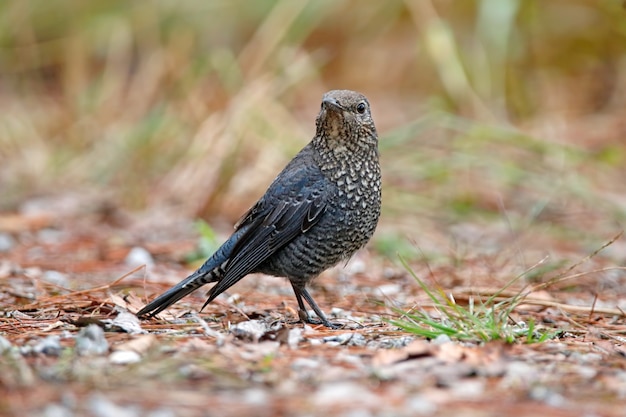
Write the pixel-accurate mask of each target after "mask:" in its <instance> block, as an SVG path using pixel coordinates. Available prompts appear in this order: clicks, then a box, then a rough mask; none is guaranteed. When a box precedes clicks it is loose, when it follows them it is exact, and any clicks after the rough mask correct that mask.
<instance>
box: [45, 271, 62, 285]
mask: <svg viewBox="0 0 626 417" xmlns="http://www.w3.org/2000/svg"><path fill="white" fill-rule="evenodd" d="M41 279H43V280H44V281H46V282H49V283H50V284H54V285H58V286H59V287H64V288H67V287H68V286H69V280H68V279H67V276H66V275H65V274H63V273H61V272H59V271H46V272H44V273H43V275H42V277H41Z"/></svg>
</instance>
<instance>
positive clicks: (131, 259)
mask: <svg viewBox="0 0 626 417" xmlns="http://www.w3.org/2000/svg"><path fill="white" fill-rule="evenodd" d="M124 262H125V263H126V265H128V266H130V267H136V266H142V265H146V266H152V265H154V259H153V258H152V255H150V252H148V251H147V250H146V249H144V248H142V247H139V246H136V247H134V248H132V249H131V250H130V252H128V255H126V259H125V260H124Z"/></svg>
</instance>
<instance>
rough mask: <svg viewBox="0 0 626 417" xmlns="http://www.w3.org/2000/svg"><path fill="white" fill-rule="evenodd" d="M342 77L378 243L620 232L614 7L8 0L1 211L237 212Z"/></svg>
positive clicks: (618, 35) (294, 147)
mask: <svg viewBox="0 0 626 417" xmlns="http://www.w3.org/2000/svg"><path fill="white" fill-rule="evenodd" d="M344 88H345V89H354V90H358V91H360V92H362V93H364V94H365V95H367V96H368V98H369V99H370V102H371V103H372V108H373V115H374V118H375V121H376V123H377V127H378V131H379V134H380V149H381V158H382V164H383V175H384V187H383V193H384V211H383V218H382V220H381V225H380V228H379V231H378V233H377V235H376V239H375V247H376V248H377V249H378V250H379V251H380V252H382V253H384V254H385V253H387V254H394V253H398V252H400V253H403V252H404V251H406V252H407V253H412V254H415V250H414V249H413V248H411V249H406V248H405V247H406V246H411V245H417V246H418V247H420V248H421V252H422V254H423V255H426V256H428V255H429V254H431V253H435V252H439V253H441V252H449V254H448V255H450V256H452V257H462V253H463V251H464V250H467V248H471V249H472V250H474V249H476V248H480V250H482V251H483V252H484V253H495V254H501V253H502V251H503V248H505V249H506V248H510V250H511V254H513V255H512V257H513V258H515V259H516V261H515V262H520V265H523V264H525V262H526V261H524V259H521V260H520V257H521V258H524V256H527V255H528V251H532V250H535V249H536V250H537V251H539V252H542V251H544V252H545V251H546V250H549V248H554V247H556V246H557V245H558V246H559V247H560V248H561V250H562V251H564V252H567V251H579V250H581V249H582V250H592V249H591V248H594V247H597V244H598V243H599V242H603V241H606V240H607V238H609V237H610V236H612V235H614V234H615V233H617V232H618V231H619V230H621V228H622V226H621V223H622V222H623V220H624V215H625V213H626V195H625V193H624V181H625V180H626V177H625V175H624V174H625V169H624V166H625V162H626V119H625V117H626V103H625V101H626V95H625V92H626V10H625V9H624V8H623V5H622V2H621V1H618V0H552V1H550V2H545V1H541V0H523V1H522V0H475V1H463V2H459V1H452V0H438V1H427V0H403V1H400V0H388V1H384V2H363V1H335V0H315V1H244V0H235V1H233V0H224V1H219V0H215V1H179V2H174V1H165V0H164V1H157V0H153V1H142V2H127V1H121V0H92V1H88V2H87V1H81V0H53V1H50V0H16V1H4V2H1V3H0V211H5V212H14V211H19V210H20V208H21V207H22V205H23V204H24V202H25V201H27V200H28V199H32V198H35V197H38V196H46V195H56V194H62V193H69V192H72V193H76V194H78V195H82V196H85V195H95V196H98V198H101V199H103V200H106V204H109V205H113V206H115V207H120V208H123V209H125V210H130V211H149V210H153V209H155V208H156V207H163V206H168V207H174V208H175V209H176V213H179V214H180V215H181V216H187V217H189V218H197V217H202V218H205V219H207V220H208V221H209V222H212V221H218V220H219V221H223V222H228V223H232V222H234V221H236V220H237V218H238V217H239V216H240V215H241V213H242V212H243V211H244V210H245V209H247V208H248V207H249V205H250V204H252V203H253V202H254V201H255V200H256V198H258V197H259V196H260V194H261V193H262V190H264V189H265V187H266V186H267V185H268V184H269V183H270V182H271V180H272V179H273V177H274V176H275V175H276V174H277V173H278V172H279V170H280V169H281V168H282V167H283V166H284V164H285V163H286V162H287V161H289V159H291V157H292V156H293V155H294V154H295V153H296V152H297V151H298V150H299V149H300V148H301V147H302V146H304V145H305V144H306V143H307V142H308V141H309V140H310V138H311V137H312V135H313V133H314V119H315V116H316V114H317V111H318V109H319V103H320V98H321V96H322V94H323V93H324V92H325V91H327V90H330V89H344ZM520 248H523V250H521V249H520ZM616 248H619V247H616ZM621 249H623V247H622V248H621ZM621 249H620V250H621ZM621 253H622V252H620V251H619V250H618V251H616V252H615V256H617V257H618V258H620V259H622V258H623V255H622V254H621ZM520 254H521V255H520ZM407 256H408V255H407ZM506 259H508V257H506Z"/></svg>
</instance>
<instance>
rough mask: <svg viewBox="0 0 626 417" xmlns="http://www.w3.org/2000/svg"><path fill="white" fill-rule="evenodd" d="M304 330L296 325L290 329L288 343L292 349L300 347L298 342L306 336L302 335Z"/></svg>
mask: <svg viewBox="0 0 626 417" xmlns="http://www.w3.org/2000/svg"><path fill="white" fill-rule="evenodd" d="M303 332H304V331H303V330H302V329H301V328H300V327H295V328H293V329H291V330H289V334H288V336H287V345H288V346H289V347H290V348H291V349H296V348H297V347H298V343H300V342H301V341H302V340H304V338H303V337H302V333H303Z"/></svg>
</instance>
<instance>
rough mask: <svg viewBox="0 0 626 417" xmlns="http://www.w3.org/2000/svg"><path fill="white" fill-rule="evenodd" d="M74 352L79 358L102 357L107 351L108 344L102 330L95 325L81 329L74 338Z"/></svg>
mask: <svg viewBox="0 0 626 417" xmlns="http://www.w3.org/2000/svg"><path fill="white" fill-rule="evenodd" d="M76 351H77V352H78V354H79V355H81V356H88V355H104V354H105V353H107V352H108V351H109V343H108V342H107V340H106V338H105V337H104V330H102V328H101V327H100V326H98V325H96V324H90V325H89V326H87V327H84V328H83V329H81V331H80V332H79V333H78V335H77V336H76Z"/></svg>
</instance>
